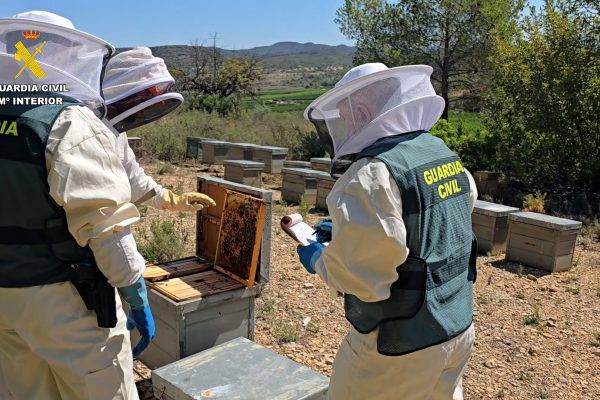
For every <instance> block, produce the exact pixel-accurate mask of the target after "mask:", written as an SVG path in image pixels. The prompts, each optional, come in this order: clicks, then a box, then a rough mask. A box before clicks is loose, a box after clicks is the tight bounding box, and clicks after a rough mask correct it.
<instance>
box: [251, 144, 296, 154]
mask: <svg viewBox="0 0 600 400" xmlns="http://www.w3.org/2000/svg"><path fill="white" fill-rule="evenodd" d="M255 148H256V149H258V150H264V151H268V152H269V153H273V154H287V153H288V152H289V149H288V148H287V147H276V146H256V147H255Z"/></svg>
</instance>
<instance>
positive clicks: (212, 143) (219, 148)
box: [201, 140, 229, 165]
mask: <svg viewBox="0 0 600 400" xmlns="http://www.w3.org/2000/svg"><path fill="white" fill-rule="evenodd" d="M201 145H202V162H203V163H205V164H213V165H221V164H223V161H224V160H225V159H226V157H227V151H228V150H229V143H228V142H223V141H221V140H202V141H201Z"/></svg>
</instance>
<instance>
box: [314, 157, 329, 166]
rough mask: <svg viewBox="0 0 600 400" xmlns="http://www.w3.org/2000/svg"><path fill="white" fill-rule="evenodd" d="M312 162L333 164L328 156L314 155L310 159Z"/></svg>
mask: <svg viewBox="0 0 600 400" xmlns="http://www.w3.org/2000/svg"><path fill="white" fill-rule="evenodd" d="M310 162H311V163H315V164H327V165H329V164H331V158H327V157H313V158H311V159H310Z"/></svg>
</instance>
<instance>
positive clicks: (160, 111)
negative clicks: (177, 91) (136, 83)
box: [113, 98, 182, 132]
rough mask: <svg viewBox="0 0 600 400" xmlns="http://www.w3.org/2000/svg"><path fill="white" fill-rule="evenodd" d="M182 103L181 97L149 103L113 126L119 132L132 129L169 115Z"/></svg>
mask: <svg viewBox="0 0 600 400" xmlns="http://www.w3.org/2000/svg"><path fill="white" fill-rule="evenodd" d="M181 103H182V101H181V100H180V99H179V98H166V99H164V100H161V101H158V102H156V103H154V104H151V105H148V106H147V107H145V108H142V109H140V110H139V111H136V112H135V113H133V114H131V115H129V116H128V117H126V118H124V119H123V120H121V121H119V122H116V123H114V124H113V127H114V128H115V129H116V130H117V131H118V132H126V131H130V130H132V129H134V128H138V127H140V126H142V125H146V124H149V123H150V122H153V121H156V120H157V119H159V118H161V117H163V116H165V115H167V114H168V113H170V112H171V111H173V110H174V109H176V108H177V107H179V106H180V105H181Z"/></svg>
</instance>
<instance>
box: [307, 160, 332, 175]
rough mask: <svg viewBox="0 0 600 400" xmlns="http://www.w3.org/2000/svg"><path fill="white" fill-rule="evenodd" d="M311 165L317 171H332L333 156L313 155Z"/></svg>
mask: <svg viewBox="0 0 600 400" xmlns="http://www.w3.org/2000/svg"><path fill="white" fill-rule="evenodd" d="M310 167H311V168H312V169H314V170H315V171H323V172H329V171H331V158H327V157H313V158H311V159H310Z"/></svg>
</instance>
